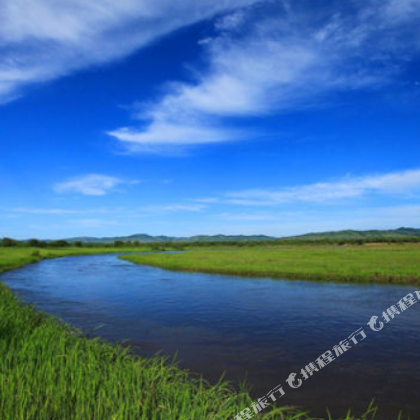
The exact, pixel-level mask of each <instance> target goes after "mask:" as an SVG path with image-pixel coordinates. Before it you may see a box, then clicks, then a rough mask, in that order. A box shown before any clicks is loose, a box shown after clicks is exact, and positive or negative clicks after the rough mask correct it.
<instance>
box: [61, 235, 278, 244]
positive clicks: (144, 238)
mask: <svg viewBox="0 0 420 420" xmlns="http://www.w3.org/2000/svg"><path fill="white" fill-rule="evenodd" d="M276 239H278V238H274V237H272V236H265V235H251V236H246V235H236V236H235V235H230V236H229V235H196V236H190V237H174V236H151V235H147V234H145V233H138V234H135V235H130V236H112V237H103V238H95V237H90V236H80V237H76V238H68V239H66V241H67V242H76V241H81V242H86V243H102V244H104V243H113V242H115V241H122V242H126V241H133V242H134V241H139V242H142V243H153V242H234V241H235V242H245V241H274V240H276Z"/></svg>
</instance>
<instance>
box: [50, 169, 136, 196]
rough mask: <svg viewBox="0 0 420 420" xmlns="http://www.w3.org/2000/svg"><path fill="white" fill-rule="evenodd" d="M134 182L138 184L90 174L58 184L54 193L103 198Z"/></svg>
mask: <svg viewBox="0 0 420 420" xmlns="http://www.w3.org/2000/svg"><path fill="white" fill-rule="evenodd" d="M133 182H134V183H137V181H126V180H123V179H121V178H117V177H113V176H108V175H99V174H89V175H85V176H80V177H76V178H71V179H69V180H67V181H64V182H60V183H57V184H55V185H54V191H55V192H57V193H59V194H82V195H93V196H101V195H106V194H108V193H110V192H114V191H115V190H116V187H118V186H121V185H130V184H133Z"/></svg>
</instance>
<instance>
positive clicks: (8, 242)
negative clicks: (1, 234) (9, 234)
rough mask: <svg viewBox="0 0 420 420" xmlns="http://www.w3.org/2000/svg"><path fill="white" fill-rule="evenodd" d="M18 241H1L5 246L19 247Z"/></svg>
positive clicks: (6, 239) (8, 239)
mask: <svg viewBox="0 0 420 420" xmlns="http://www.w3.org/2000/svg"><path fill="white" fill-rule="evenodd" d="M17 243H18V242H17V241H16V240H15V239H12V238H3V240H2V241H1V244H2V245H3V246H8V247H9V246H16V245H17Z"/></svg>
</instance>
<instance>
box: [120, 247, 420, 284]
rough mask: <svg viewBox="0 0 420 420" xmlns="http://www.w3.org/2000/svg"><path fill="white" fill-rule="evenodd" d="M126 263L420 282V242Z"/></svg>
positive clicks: (206, 253) (197, 252) (240, 251)
mask: <svg viewBox="0 0 420 420" xmlns="http://www.w3.org/2000/svg"><path fill="white" fill-rule="evenodd" d="M122 258H123V259H125V260H128V261H131V262H134V263H137V264H146V265H152V266H156V267H162V268H165V269H168V270H178V271H192V272H206V273H218V274H232V275H241V276H257V277H273V278H284V279H301V280H318V281H335V282H359V283H385V284H389V283H395V284H416V285H417V284H420V244H365V245H344V246H337V245H322V246H320V245H294V246H290V245H276V246H264V247H253V248H248V249H247V248H227V247H226V248H225V249H219V250H209V249H194V248H192V249H191V250H190V251H188V252H183V253H176V254H175V253H174V254H143V255H127V256H124V257H122Z"/></svg>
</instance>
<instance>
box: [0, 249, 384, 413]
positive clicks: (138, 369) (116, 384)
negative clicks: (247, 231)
mask: <svg viewBox="0 0 420 420" xmlns="http://www.w3.org/2000/svg"><path fill="white" fill-rule="evenodd" d="M115 251H116V250H115V249H110V248H90V249H76V248H73V247H72V248H68V249H42V250H39V249H34V248H23V247H22V248H0V273H1V272H2V271H5V270H7V269H12V268H17V267H19V266H23V265H25V264H28V263H33V262H36V261H39V260H41V259H43V258H55V257H61V256H65V255H80V254H90V253H91V254H95V253H103V252H115ZM124 251H127V250H124ZM238 252H239V251H238ZM240 252H243V251H240ZM268 252H270V253H272V252H273V251H268ZM274 252H277V251H274ZM245 253H247V251H245ZM188 255H190V257H189V258H197V256H200V255H201V256H205V255H209V251H207V252H206V251H200V252H191V253H188ZM211 255H213V254H211ZM218 255H229V253H224V251H221V252H218V251H215V252H214V257H213V256H212V257H211V258H215V257H217V256H218ZM245 255H246V254H245ZM186 256H187V254H180V255H165V256H164V257H165V258H169V261H172V260H176V258H180V257H181V258H185V257H186ZM154 257H156V256H154ZM131 258H132V257H130V259H131ZM137 258H138V257H137V256H136V258H135V260H136V259H137ZM222 261H223V260H222ZM248 263H250V261H248ZM0 352H1V355H2V357H1V358H0V417H1V419H4V420H16V419H22V420H23V419H25V420H32V419H34V420H35V419H43V420H44V419H50V420H67V419H68V420H70V419H71V420H96V419H97V420H108V419H109V420H112V419H114V420H125V419H127V420H137V419H138V420H140V419H142V420H175V419H177V420H183V419H185V420H189V419H191V420H192V419H194V420H195V419H197V420H203V419H224V420H227V419H232V418H233V417H234V416H235V415H236V413H238V412H239V411H241V410H242V409H243V408H245V407H247V406H250V405H251V403H252V401H251V398H250V397H249V395H248V394H247V393H246V392H245V391H238V390H234V389H233V388H232V387H230V385H229V384H228V383H226V382H224V381H223V380H221V381H220V382H219V383H217V384H209V383H208V382H206V381H205V380H203V379H202V378H200V377H198V376H196V375H192V374H190V373H189V372H187V371H184V370H181V369H179V368H178V367H177V366H176V364H175V363H174V362H173V361H168V360H165V359H163V358H162V357H159V356H156V357H154V358H150V359H145V358H141V357H139V356H136V355H134V354H131V353H130V349H129V348H127V347H123V346H120V345H111V344H109V343H106V342H103V341H101V340H99V339H88V338H86V337H85V336H84V335H83V334H82V332H80V331H78V330H76V329H74V328H72V327H71V326H69V325H67V324H65V323H63V322H61V321H59V320H57V319H55V318H53V317H52V316H49V315H47V314H44V313H42V312H40V311H39V310H37V309H36V308H34V307H32V306H30V305H25V304H23V303H22V302H20V301H19V299H18V298H17V297H16V296H15V295H14V294H13V293H12V292H11V291H10V290H9V289H8V288H7V287H6V286H5V285H4V284H2V283H0ZM375 413H376V409H375V408H369V409H368V411H367V412H366V414H364V415H362V416H360V417H358V418H359V419H360V420H368V419H369V420H372V419H374V418H375V417H376V414H375ZM327 417H328V418H330V417H329V416H327ZM259 418H260V419H278V420H280V419H281V420H292V419H293V420H297V419H307V420H308V419H313V417H311V416H310V415H309V414H307V413H305V412H302V411H296V410H292V409H287V408H276V409H273V410H272V411H271V412H270V411H268V410H266V412H264V413H263V414H262V415H260V416H259ZM345 419H348V420H349V419H355V418H354V417H352V416H351V414H350V413H349V414H348V415H347V416H346V417H345Z"/></svg>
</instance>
